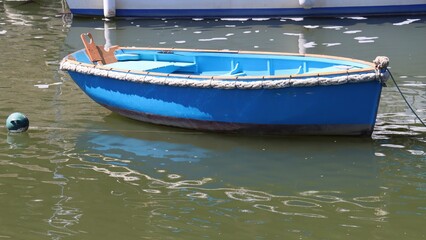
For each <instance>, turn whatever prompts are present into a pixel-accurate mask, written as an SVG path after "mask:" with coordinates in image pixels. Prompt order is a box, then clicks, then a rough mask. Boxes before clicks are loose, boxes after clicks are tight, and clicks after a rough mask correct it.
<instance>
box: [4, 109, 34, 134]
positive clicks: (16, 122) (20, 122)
mask: <svg viewBox="0 0 426 240" xmlns="http://www.w3.org/2000/svg"><path fill="white" fill-rule="evenodd" d="M29 126H30V121H29V120H28V118H27V117H26V116H25V115H24V114H22V113H19V112H16V113H12V114H10V115H9V117H7V119H6V128H7V130H9V132H13V133H19V132H25V131H27V130H28V127H29Z"/></svg>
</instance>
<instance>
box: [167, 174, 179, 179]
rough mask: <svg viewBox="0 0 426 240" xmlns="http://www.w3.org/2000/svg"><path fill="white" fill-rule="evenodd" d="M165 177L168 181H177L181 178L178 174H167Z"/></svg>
mask: <svg viewBox="0 0 426 240" xmlns="http://www.w3.org/2000/svg"><path fill="white" fill-rule="evenodd" d="M167 177H168V178H170V179H178V178H181V176H180V175H178V174H169V175H168V176H167Z"/></svg>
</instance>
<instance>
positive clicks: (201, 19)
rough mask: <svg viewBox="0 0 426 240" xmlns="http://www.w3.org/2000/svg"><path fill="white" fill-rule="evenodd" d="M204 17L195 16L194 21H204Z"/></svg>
mask: <svg viewBox="0 0 426 240" xmlns="http://www.w3.org/2000/svg"><path fill="white" fill-rule="evenodd" d="M203 20H204V18H193V19H192V21H203Z"/></svg>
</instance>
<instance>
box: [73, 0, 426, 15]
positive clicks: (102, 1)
mask: <svg viewBox="0 0 426 240" xmlns="http://www.w3.org/2000/svg"><path fill="white" fill-rule="evenodd" d="M67 2H68V5H69V7H70V10H71V12H72V13H73V14H76V15H100V16H102V15H105V14H104V13H105V12H109V13H111V12H115V15H116V16H117V17H150V18H151V17H187V18H188V17H193V18H195V17H201V18H205V17H283V16H333V15H370V14H414V13H425V12H426V0H376V1H371V0H352V1H349V0H287V1H285V0H205V1H199V0H156V1H140V0H91V1H87V0H67ZM112 7H113V8H114V9H112Z"/></svg>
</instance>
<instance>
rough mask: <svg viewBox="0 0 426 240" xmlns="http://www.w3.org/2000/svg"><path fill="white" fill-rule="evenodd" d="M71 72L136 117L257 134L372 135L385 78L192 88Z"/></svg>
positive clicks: (101, 98)
mask: <svg viewBox="0 0 426 240" xmlns="http://www.w3.org/2000/svg"><path fill="white" fill-rule="evenodd" d="M69 74H70V75H71V77H72V78H73V80H74V81H75V82H76V83H77V84H78V86H79V87H80V88H81V89H82V90H83V91H84V92H85V93H86V94H87V95H88V96H89V97H91V98H92V99H93V100H94V101H95V102H97V103H99V104H100V105H102V106H104V107H106V108H108V109H110V110H111V111H113V112H116V113H118V114H121V115H123V116H126V117H129V118H132V119H136V120H140V121H144V122H149V123H155V124H162V125H168V126H175V127H182V128H190V129H196V130H205V131H220V132H243V133H253V134H280V135H283V134H284V135H286V134H298V135H365V136H369V135H371V133H372V132H373V129H374V124H375V120H376V114H377V109H378V105H379V99H380V94H381V89H382V86H381V84H380V82H379V81H369V82H360V83H347V84H340V85H327V86H306V87H286V88H276V89H262V88H261V89H235V88H234V89H215V88H196V87H195V88H191V87H179V86H169V85H157V84H149V83H140V82H132V81H123V80H119V79H114V78H109V77H101V76H93V75H86V74H82V73H78V72H73V71H69Z"/></svg>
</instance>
